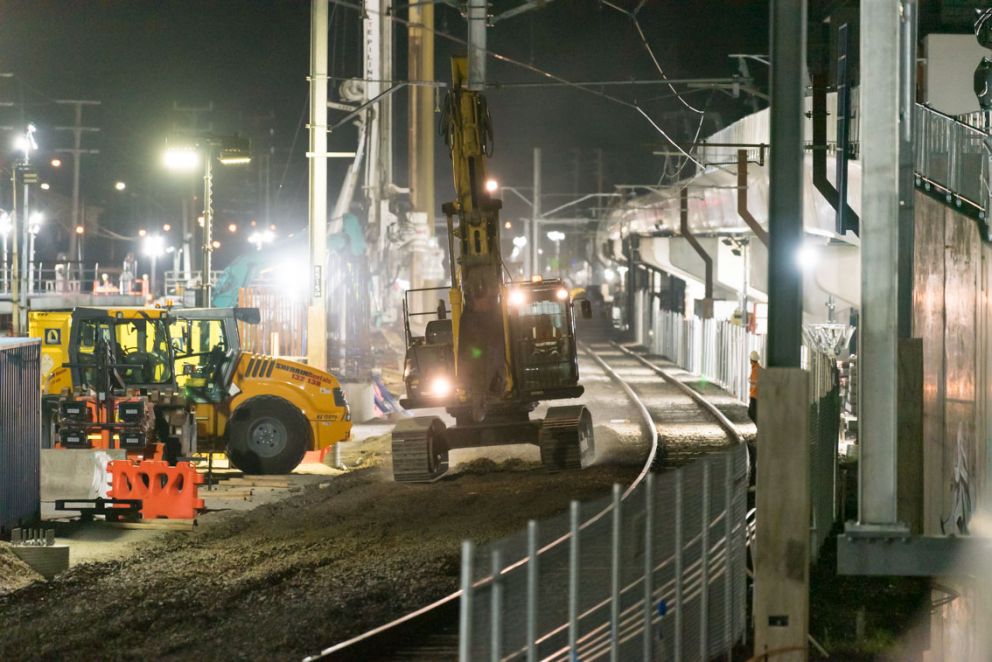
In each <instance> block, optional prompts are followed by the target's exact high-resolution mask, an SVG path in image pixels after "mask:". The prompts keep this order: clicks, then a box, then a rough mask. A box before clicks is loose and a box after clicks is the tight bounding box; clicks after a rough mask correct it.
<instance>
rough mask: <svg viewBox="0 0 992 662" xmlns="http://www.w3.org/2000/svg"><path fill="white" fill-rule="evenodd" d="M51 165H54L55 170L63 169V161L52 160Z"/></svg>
mask: <svg viewBox="0 0 992 662" xmlns="http://www.w3.org/2000/svg"><path fill="white" fill-rule="evenodd" d="M51 164H52V167H53V168H61V167H62V159H52V161H51Z"/></svg>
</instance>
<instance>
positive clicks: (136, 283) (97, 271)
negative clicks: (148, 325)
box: [0, 262, 148, 297]
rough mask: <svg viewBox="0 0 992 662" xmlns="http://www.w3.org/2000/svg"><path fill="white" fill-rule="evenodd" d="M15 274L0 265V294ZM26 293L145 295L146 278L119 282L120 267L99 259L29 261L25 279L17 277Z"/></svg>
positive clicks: (11, 283)
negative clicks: (104, 264)
mask: <svg viewBox="0 0 992 662" xmlns="http://www.w3.org/2000/svg"><path fill="white" fill-rule="evenodd" d="M17 279H18V274H15V273H13V269H12V267H10V265H9V264H8V265H7V266H0V295H10V294H12V292H13V286H14V281H15V280H17ZM18 282H19V283H21V285H22V287H24V288H25V292H26V294H27V295H28V296H31V297H37V296H44V295H55V296H59V295H66V296H71V295H73V294H96V295H117V296H119V295H133V296H145V295H146V294H147V291H148V282H147V279H145V278H131V279H127V280H124V281H123V282H122V279H121V274H120V270H119V269H107V268H101V266H100V264H99V263H95V264H89V265H87V264H80V263H78V262H57V263H50V262H37V263H35V264H34V265H32V267H31V269H30V271H29V272H28V276H27V279H26V281H25V280H24V279H21V280H19V281H18Z"/></svg>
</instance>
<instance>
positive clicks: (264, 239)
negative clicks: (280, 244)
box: [248, 230, 276, 251]
mask: <svg viewBox="0 0 992 662" xmlns="http://www.w3.org/2000/svg"><path fill="white" fill-rule="evenodd" d="M275 238H276V233H275V232H273V231H272V230H262V231H261V232H252V233H251V234H250V235H249V236H248V243H249V244H252V245H254V246H255V250H259V251H260V250H262V246H263V245H264V244H271V243H272V242H273V241H274V240H275Z"/></svg>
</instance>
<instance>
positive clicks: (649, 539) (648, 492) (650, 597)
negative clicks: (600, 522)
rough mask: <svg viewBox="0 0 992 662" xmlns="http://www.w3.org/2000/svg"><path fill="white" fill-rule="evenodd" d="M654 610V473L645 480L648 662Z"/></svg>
mask: <svg viewBox="0 0 992 662" xmlns="http://www.w3.org/2000/svg"><path fill="white" fill-rule="evenodd" d="M653 612H654V474H653V473H648V475H647V476H646V477H645V480H644V654H643V659H644V660H645V661H646V662H647V661H648V660H651V659H652V658H653V652H652V651H653V648H654V637H653V636H652V635H653V634H654V633H653V632H652V631H651V629H652V628H651V617H652V615H653Z"/></svg>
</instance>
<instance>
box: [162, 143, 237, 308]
mask: <svg viewBox="0 0 992 662" xmlns="http://www.w3.org/2000/svg"><path fill="white" fill-rule="evenodd" d="M201 155H202V158H203V162H204V168H203V271H202V272H201V275H200V297H201V301H200V304H201V305H202V306H204V307H207V308H209V307H210V266H211V265H210V262H211V257H212V255H213V250H214V240H213V217H214V204H213V188H214V187H213V162H214V160H217V161H219V162H220V163H221V164H222V165H246V164H248V163H251V144H250V143H249V141H248V139H247V138H242V137H240V136H236V135H235V136H224V137H218V136H210V137H207V138H205V139H204V140H203V142H202V143H201V144H197V145H184V146H182V147H175V146H174V147H170V148H169V149H167V150H166V151H165V154H164V156H163V162H164V163H165V166H166V167H167V168H169V169H170V170H185V171H187V172H188V171H191V170H194V169H196V167H197V166H198V165H199V162H200V158H201Z"/></svg>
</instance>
